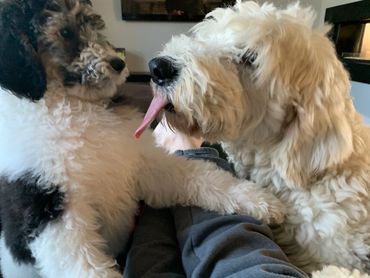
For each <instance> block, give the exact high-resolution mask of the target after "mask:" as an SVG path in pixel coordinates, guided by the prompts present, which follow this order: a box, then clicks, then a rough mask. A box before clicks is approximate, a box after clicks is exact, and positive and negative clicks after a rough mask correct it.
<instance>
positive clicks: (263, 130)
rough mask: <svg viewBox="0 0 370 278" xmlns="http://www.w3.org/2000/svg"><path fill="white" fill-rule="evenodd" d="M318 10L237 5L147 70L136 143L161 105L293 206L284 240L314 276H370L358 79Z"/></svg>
mask: <svg viewBox="0 0 370 278" xmlns="http://www.w3.org/2000/svg"><path fill="white" fill-rule="evenodd" d="M313 21H314V13H313V11H312V10H311V9H310V8H302V7H300V6H299V5H298V4H296V5H291V6H289V7H288V8H286V9H283V10H279V9H277V8H276V7H274V6H273V5H271V4H264V5H262V6H260V5H259V4H257V3H255V2H241V1H238V2H237V3H236V5H235V6H234V7H228V8H219V9H216V10H214V11H213V12H211V13H210V14H208V16H207V17H206V19H205V20H204V21H203V22H201V23H199V24H198V25H196V26H195V27H194V28H193V30H192V33H191V35H189V36H185V35H181V36H178V37H174V38H173V39H172V40H171V41H170V42H169V43H168V44H167V45H166V46H165V48H164V50H163V52H162V53H161V54H160V55H159V56H158V57H157V58H155V59H153V60H152V61H151V62H150V68H151V73H152V78H153V82H152V85H153V89H154V98H153V101H152V105H151V107H150V108H149V111H148V113H147V116H146V118H145V120H144V122H143V123H142V125H141V126H140V127H139V129H138V130H137V135H140V133H141V132H142V131H143V129H144V128H145V127H146V126H147V125H148V123H149V122H150V121H151V120H152V119H153V117H154V116H156V115H157V114H158V113H159V111H161V110H162V108H165V109H164V110H165V111H166V112H165V115H166V118H167V120H168V121H169V123H170V124H171V125H172V126H174V127H176V128H177V129H179V130H181V131H184V132H187V133H188V134H191V135H197V136H202V137H204V138H205V140H207V141H210V142H221V143H222V145H223V147H224V149H225V150H226V152H227V153H228V155H229V159H230V161H231V162H232V163H234V165H235V169H236V172H237V174H238V175H239V177H242V178H246V179H249V180H251V181H253V182H255V183H256V186H262V187H265V188H268V189H269V190H270V191H272V192H274V193H275V194H276V195H277V196H278V197H279V198H280V199H281V200H282V201H283V202H284V203H285V204H286V205H287V207H288V216H287V218H286V221H285V223H284V225H282V226H280V227H279V228H278V229H275V230H274V232H275V235H276V240H277V241H278V243H279V244H280V245H281V246H282V247H283V248H284V250H285V252H286V253H287V254H288V255H289V257H290V259H291V260H292V262H294V263H295V264H296V265H298V266H300V267H302V268H303V269H304V270H306V271H312V270H316V269H320V268H321V267H322V266H324V265H327V264H335V265H338V266H343V267H347V268H357V269H359V270H361V271H369V270H370V268H369V267H370V261H369V254H370V192H369V186H370V130H369V128H367V127H366V126H365V125H364V123H363V120H362V118H361V116H360V115H359V114H358V113H357V112H356V111H355V108H354V106H353V103H352V100H351V97H350V82H349V76H348V73H347V72H346V70H345V69H344V67H343V65H342V64H341V62H340V61H339V60H338V59H337V56H336V52H335V49H334V47H333V45H332V43H331V42H330V40H329V39H328V37H327V32H328V31H329V29H330V28H329V27H328V26H323V27H322V28H318V29H315V28H313Z"/></svg>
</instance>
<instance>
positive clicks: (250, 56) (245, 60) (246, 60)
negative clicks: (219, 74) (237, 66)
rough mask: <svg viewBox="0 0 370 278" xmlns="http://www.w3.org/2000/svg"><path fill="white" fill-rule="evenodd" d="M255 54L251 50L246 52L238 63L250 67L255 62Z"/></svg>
mask: <svg viewBox="0 0 370 278" xmlns="http://www.w3.org/2000/svg"><path fill="white" fill-rule="evenodd" d="M256 58H257V53H256V52H254V51H251V50H248V51H247V52H245V53H244V55H243V56H242V57H241V58H240V63H241V64H243V65H247V66H252V65H253V64H254V62H255V61H256Z"/></svg>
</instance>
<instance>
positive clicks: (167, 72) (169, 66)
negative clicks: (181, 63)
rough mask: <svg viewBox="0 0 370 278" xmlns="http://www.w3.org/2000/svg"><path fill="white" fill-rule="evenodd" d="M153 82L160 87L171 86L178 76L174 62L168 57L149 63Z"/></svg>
mask: <svg viewBox="0 0 370 278" xmlns="http://www.w3.org/2000/svg"><path fill="white" fill-rule="evenodd" d="M149 70H150V74H151V76H152V80H153V82H154V83H156V84H157V85H159V86H167V85H169V84H170V83H171V82H172V81H173V80H174V79H175V78H176V77H177V75H178V70H177V69H176V68H175V66H174V64H173V61H172V60H171V59H169V58H167V57H157V58H154V59H152V60H151V61H150V62H149Z"/></svg>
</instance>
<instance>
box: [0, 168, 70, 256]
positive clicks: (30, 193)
mask: <svg viewBox="0 0 370 278" xmlns="http://www.w3.org/2000/svg"><path fill="white" fill-rule="evenodd" d="M63 209H64V193H63V192H60V191H59V188H58V186H48V188H46V186H44V185H41V184H39V181H38V178H35V177H33V176H32V175H30V174H27V175H24V176H23V177H22V178H19V179H18V180H16V181H14V182H8V181H6V180H5V179H1V180H0V212H1V221H0V222H1V226H2V227H1V228H2V233H3V235H4V237H5V244H6V245H7V246H8V248H9V250H10V252H11V254H12V255H13V257H14V259H15V260H16V261H18V262H20V263H34V262H35V259H34V257H33V256H32V254H31V251H30V249H29V247H28V244H29V243H30V242H31V241H32V240H33V239H34V238H35V237H37V236H38V235H39V234H40V232H42V230H43V229H44V228H45V227H46V225H47V224H48V223H49V222H50V221H52V220H55V219H57V218H58V217H59V216H60V215H61V214H62V212H63Z"/></svg>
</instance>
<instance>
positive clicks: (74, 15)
mask: <svg viewBox="0 0 370 278" xmlns="http://www.w3.org/2000/svg"><path fill="white" fill-rule="evenodd" d="M0 15H1V17H0V29H1V30H2V36H1V38H0V54H1V55H0V72H1V75H0V86H1V87H2V88H0V134H1V135H0V208H1V213H0V216H1V221H0V224H1V236H0V254H1V272H2V275H3V276H2V277H5V278H7V277H9V278H19V277H27V278H30V277H49V278H63V277H68V278H70V277H72V278H83V277H90V278H91V277H96V278H103V277H109V278H113V277H122V274H121V273H120V272H119V271H118V267H117V263H116V261H115V259H114V258H115V256H116V255H117V254H118V253H119V252H120V251H122V250H123V247H124V246H125V244H126V243H127V239H128V237H129V234H130V233H131V231H132V228H133V225H134V216H135V213H136V210H137V201H138V200H140V199H144V200H145V201H146V202H147V203H148V204H150V205H151V206H154V207H163V206H172V205H175V204H182V205H198V206H201V207H203V208H205V209H209V210H215V211H219V212H222V213H238V212H239V213H246V214H252V215H254V216H255V217H257V218H260V219H262V220H266V221H267V222H269V221H270V220H274V221H277V222H281V221H282V220H283V217H284V215H283V212H284V209H283V206H282V205H281V202H280V201H279V200H278V199H277V198H276V197H274V196H273V195H272V194H271V193H268V192H266V191H265V190H264V189H258V188H255V187H254V184H253V183H251V182H249V181H243V180H242V181H241V180H238V179H236V178H235V177H233V176H232V175H231V174H229V173H226V172H224V171H222V170H220V169H218V168H217V166H215V165H214V164H212V163H207V162H203V161H194V160H192V161H191V160H186V159H183V158H180V157H172V156H168V155H166V154H165V153H164V152H162V151H161V150H159V149H157V148H155V147H154V143H153V138H152V137H151V134H149V133H148V134H146V135H144V138H143V139H144V140H140V141H138V140H135V139H134V138H133V136H132V134H133V132H134V128H135V127H136V126H137V125H138V124H139V123H140V121H141V119H142V115H141V114H140V113H138V112H137V111H136V110H135V109H133V108H130V107H126V106H122V107H119V108H116V109H114V110H113V109H109V108H107V103H109V100H110V98H111V97H113V96H114V95H115V93H116V91H117V87H118V86H119V85H120V84H122V83H123V82H124V81H125V79H126V77H127V74H128V70H127V68H126V67H125V63H124V61H123V60H121V59H120V58H119V56H118V54H117V53H116V52H115V51H114V49H113V47H112V46H111V45H110V43H109V42H107V41H106V40H105V38H104V37H103V36H102V35H101V34H100V30H101V29H102V28H103V27H104V22H103V21H102V20H101V18H100V17H99V16H98V15H96V14H95V13H94V12H93V10H92V7H91V2H90V1H88V0H68V1H64V0H32V1H31V0H19V1H13V0H6V1H1V2H0ZM0 276H1V275H0Z"/></svg>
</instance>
